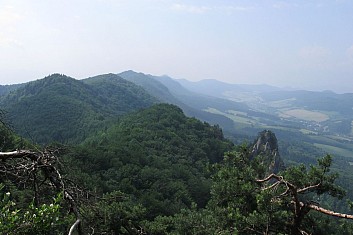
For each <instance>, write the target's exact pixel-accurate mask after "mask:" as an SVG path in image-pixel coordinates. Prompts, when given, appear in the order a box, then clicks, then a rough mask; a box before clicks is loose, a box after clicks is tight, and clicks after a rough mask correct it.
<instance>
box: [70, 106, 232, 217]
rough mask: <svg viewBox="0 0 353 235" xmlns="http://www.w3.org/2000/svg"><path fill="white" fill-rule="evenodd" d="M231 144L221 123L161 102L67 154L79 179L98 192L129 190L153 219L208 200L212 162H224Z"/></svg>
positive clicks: (126, 119)
mask: <svg viewBox="0 0 353 235" xmlns="http://www.w3.org/2000/svg"><path fill="white" fill-rule="evenodd" d="M231 146H232V144H231V143H230V142H228V141H226V140H225V139H224V138H223V133H222V131H221V129H220V128H219V127H217V126H210V125H209V124H207V123H202V122H200V121H198V120H196V119H194V118H187V117H186V116H185V115H184V114H183V113H182V111H181V110H180V109H179V108H177V107H176V106H173V105H167V104H159V105H155V106H153V107H151V108H149V109H146V110H143V111H141V112H138V113H135V114H132V115H129V116H127V117H126V118H124V119H122V120H121V121H120V122H119V123H117V124H116V125H115V126H113V127H111V128H109V129H108V130H107V131H106V132H104V133H100V134H99V135H97V136H94V137H91V138H89V139H87V140H86V141H85V142H84V143H83V144H82V145H81V146H80V147H78V148H76V149H75V151H72V152H71V153H69V154H68V155H67V157H66V160H67V161H68V165H70V166H73V167H75V168H73V169H72V170H71V171H72V172H74V174H73V175H72V178H73V179H75V180H76V181H77V182H82V184H83V185H85V186H86V187H87V188H90V189H92V190H95V191H96V192H99V193H110V192H114V191H121V192H124V193H126V194H130V195H132V196H133V197H134V198H136V201H137V202H138V203H141V204H142V206H143V207H145V208H146V210H147V211H148V213H147V218H148V219H152V218H154V217H156V216H157V215H172V214H174V213H176V212H178V211H180V209H182V208H188V207H190V206H191V204H192V203H197V205H198V206H199V207H203V206H205V205H206V203H207V201H208V199H209V197H210V194H209V189H210V183H211V181H210V174H209V171H208V169H207V165H208V164H210V163H215V162H219V161H220V160H221V159H222V156H223V153H224V151H226V150H229V149H230V148H231Z"/></svg>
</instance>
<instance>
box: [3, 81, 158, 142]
mask: <svg viewBox="0 0 353 235" xmlns="http://www.w3.org/2000/svg"><path fill="white" fill-rule="evenodd" d="M155 102H157V100H156V99H155V98H153V97H152V96H150V95H149V94H148V93H147V92H145V91H144V90H143V89H142V88H141V87H139V86H136V85H135V84H133V83H131V82H128V81H126V80H124V79H122V78H120V77H119V76H117V75H112V74H108V75H101V76H99V77H95V78H91V79H88V80H87V81H79V80H75V79H73V78H70V77H67V76H65V75H60V74H53V75H51V76H48V77H45V78H44V79H40V80H37V81H33V82H29V83H27V84H26V85H24V86H22V87H20V88H18V89H16V90H14V91H12V92H10V93H9V94H8V95H6V96H3V97H1V100H0V108H1V109H3V110H5V111H6V112H7V119H8V120H11V124H12V125H13V127H14V129H15V130H16V131H17V132H18V133H19V134H21V135H22V136H24V137H27V138H30V139H32V140H33V141H35V142H37V143H42V144H43V143H49V142H52V141H59V142H64V143H69V142H80V141H82V140H83V139H84V138H85V137H87V136H88V135H89V134H91V133H92V132H94V131H95V130H96V129H98V128H101V127H102V126H104V125H106V124H107V123H108V122H110V121H111V120H112V119H116V117H118V116H120V115H122V114H126V113H128V112H131V111H134V110H138V109H141V108H146V107H149V106H150V105H152V104H153V103H155Z"/></svg>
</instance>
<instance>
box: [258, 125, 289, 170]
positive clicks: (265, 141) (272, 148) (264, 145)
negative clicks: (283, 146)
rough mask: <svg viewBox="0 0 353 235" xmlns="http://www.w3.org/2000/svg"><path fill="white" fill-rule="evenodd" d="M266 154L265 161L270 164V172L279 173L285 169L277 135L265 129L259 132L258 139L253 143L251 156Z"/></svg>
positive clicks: (267, 164)
mask: <svg viewBox="0 0 353 235" xmlns="http://www.w3.org/2000/svg"><path fill="white" fill-rule="evenodd" d="M258 155H262V156H265V157H264V160H263V163H264V164H265V165H266V166H268V173H277V172H279V171H280V170H283V169H284V163H283V160H282V158H281V156H280V154H279V151H278V142H277V138H276V135H275V134H274V133H273V132H271V131H269V130H264V131H262V132H260V133H259V135H258V138H257V140H256V141H255V142H254V144H253V145H252V149H251V156H252V157H255V156H258Z"/></svg>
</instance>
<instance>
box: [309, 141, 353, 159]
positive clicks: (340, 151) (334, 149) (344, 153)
mask: <svg viewBox="0 0 353 235" xmlns="http://www.w3.org/2000/svg"><path fill="white" fill-rule="evenodd" d="M314 145H315V147H317V148H320V149H322V150H324V151H326V152H327V153H329V154H332V155H339V156H343V157H350V158H353V151H350V150H348V149H343V148H339V147H335V146H331V145H326V144H318V143H315V144H314Z"/></svg>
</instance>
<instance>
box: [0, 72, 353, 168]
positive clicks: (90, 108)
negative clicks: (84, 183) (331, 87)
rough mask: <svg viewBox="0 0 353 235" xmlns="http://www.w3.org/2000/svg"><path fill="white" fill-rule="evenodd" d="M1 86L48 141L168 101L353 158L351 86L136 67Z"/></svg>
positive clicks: (19, 119) (231, 131) (31, 134)
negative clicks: (226, 78) (295, 86)
mask: <svg viewBox="0 0 353 235" xmlns="http://www.w3.org/2000/svg"><path fill="white" fill-rule="evenodd" d="M0 94H1V96H0V97H1V98H0V108H1V109H3V110H6V112H7V113H8V119H9V120H11V122H12V125H13V127H14V128H15V130H16V131H18V133H20V134H21V135H22V136H25V137H27V138H31V139H33V140H34V141H35V142H38V143H43V144H45V143H49V142H51V141H58V142H65V143H70V142H72V141H74V142H80V141H82V140H84V139H85V138H86V137H87V136H88V133H91V132H92V131H94V130H99V129H101V128H104V127H107V126H109V125H110V123H112V122H113V120H116V119H118V118H119V117H121V116H122V115H124V114H127V113H130V112H133V111H137V110H139V109H143V108H146V107H150V106H151V105H152V104H155V103H170V104H174V105H177V106H179V107H180V108H182V110H183V111H184V113H185V114H186V115H188V116H191V117H196V118H198V119H200V120H202V121H206V122H209V123H211V124H216V125H219V126H220V127H222V129H223V130H224V133H225V135H226V136H227V137H228V138H230V139H231V140H233V141H234V142H238V143H240V142H244V141H246V140H249V139H252V138H253V137H254V136H256V135H257V133H258V132H260V131H262V130H263V129H270V130H273V131H274V132H275V133H276V134H277V135H278V137H279V139H280V140H281V141H280V148H284V151H287V150H288V149H289V147H288V146H287V145H288V144H287V145H286V143H290V145H293V144H294V143H296V142H300V143H302V144H301V145H305V144H307V145H308V146H311V147H312V148H313V149H316V150H315V151H317V152H319V151H321V152H330V153H333V154H335V155H337V156H340V157H343V158H344V159H346V161H347V164H350V163H351V161H350V160H351V159H350V158H351V152H352V151H353V128H352V124H353V118H352V114H353V94H336V93H333V92H330V91H324V92H312V91H303V90H297V91H295V90H284V89H280V88H277V87H273V86H268V85H238V84H229V83H224V82H220V81H217V80H202V81H199V82H190V81H187V80H181V79H173V78H171V77H169V76H153V75H148V74H143V73H137V72H134V71H131V70H130V71H125V72H122V73H119V74H104V75H99V76H95V77H90V78H87V79H83V80H76V79H73V78H70V77H67V76H65V75H60V74H53V75H50V76H48V77H46V78H43V79H39V80H37V81H33V82H29V83H24V84H19V85H9V86H0ZM281 146H282V147H281ZM285 146H287V147H285ZM313 151H314V150H313ZM288 154H289V156H288V157H285V156H284V158H285V159H287V160H288V159H291V160H293V157H290V156H291V153H290V151H289V153H288ZM314 158H315V157H313V159H314ZM294 161H296V160H295V159H294ZM352 162H353V161H352ZM352 164H353V163H352Z"/></svg>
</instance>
